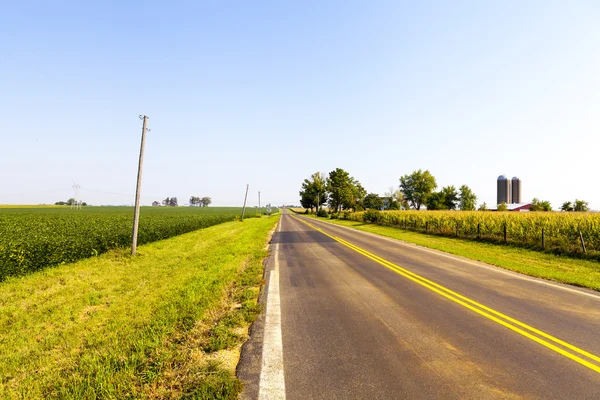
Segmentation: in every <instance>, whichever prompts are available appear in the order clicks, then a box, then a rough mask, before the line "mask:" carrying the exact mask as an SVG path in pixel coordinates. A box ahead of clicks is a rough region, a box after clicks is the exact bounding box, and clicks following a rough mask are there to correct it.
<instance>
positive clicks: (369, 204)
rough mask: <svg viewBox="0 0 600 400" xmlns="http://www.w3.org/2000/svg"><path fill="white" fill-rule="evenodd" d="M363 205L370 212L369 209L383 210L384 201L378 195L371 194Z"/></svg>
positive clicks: (366, 197)
mask: <svg viewBox="0 0 600 400" xmlns="http://www.w3.org/2000/svg"><path fill="white" fill-rule="evenodd" d="M363 205H364V207H365V208H366V209H367V210H369V209H374V210H381V209H382V208H383V199H382V198H381V197H379V195H378V194H375V193H369V194H368V195H366V196H365V200H364V204H363Z"/></svg>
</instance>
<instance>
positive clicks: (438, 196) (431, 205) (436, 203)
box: [425, 191, 448, 210]
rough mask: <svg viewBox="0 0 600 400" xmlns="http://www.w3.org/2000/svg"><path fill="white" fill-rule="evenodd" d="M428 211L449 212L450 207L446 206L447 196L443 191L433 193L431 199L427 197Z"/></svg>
mask: <svg viewBox="0 0 600 400" xmlns="http://www.w3.org/2000/svg"><path fill="white" fill-rule="evenodd" d="M425 206H427V209H428V210H447V209H448V206H447V205H446V196H445V194H444V192H443V191H439V192H433V193H431V195H429V197H427V202H426V203H425Z"/></svg>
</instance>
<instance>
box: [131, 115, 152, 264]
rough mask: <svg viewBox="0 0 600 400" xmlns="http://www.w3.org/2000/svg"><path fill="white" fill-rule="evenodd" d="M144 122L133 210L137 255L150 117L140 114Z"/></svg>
mask: <svg viewBox="0 0 600 400" xmlns="http://www.w3.org/2000/svg"><path fill="white" fill-rule="evenodd" d="M140 119H141V120H142V121H143V122H142V143H141V144H140V163H139V164H138V174H137V186H136V188H135V209H134V211H133V235H132V236H133V238H132V240H131V255H134V256H135V252H136V250H137V237H138V224H139V222H140V194H141V190H142V165H143V164H144V144H145V142H146V132H147V131H150V129H148V128H146V124H147V122H148V117H147V116H145V115H140Z"/></svg>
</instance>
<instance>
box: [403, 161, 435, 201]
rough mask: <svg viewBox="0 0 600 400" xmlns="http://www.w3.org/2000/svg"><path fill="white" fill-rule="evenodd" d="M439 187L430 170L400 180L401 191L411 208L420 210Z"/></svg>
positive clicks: (415, 172)
mask: <svg viewBox="0 0 600 400" xmlns="http://www.w3.org/2000/svg"><path fill="white" fill-rule="evenodd" d="M436 187H437V183H436V182H435V177H434V176H433V175H431V173H430V172H429V171H428V170H425V171H422V170H418V171H414V172H413V173H412V174H410V175H404V176H403V177H401V178H400V191H401V192H402V194H403V195H404V198H405V199H406V201H407V202H408V203H409V204H410V206H411V207H412V208H414V209H416V210H420V209H421V206H422V205H423V204H426V203H427V199H428V198H429V196H431V193H432V192H433V191H434V190H435V188H436Z"/></svg>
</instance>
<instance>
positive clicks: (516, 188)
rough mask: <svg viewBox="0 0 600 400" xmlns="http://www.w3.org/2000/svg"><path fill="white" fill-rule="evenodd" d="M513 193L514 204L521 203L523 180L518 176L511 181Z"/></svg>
mask: <svg viewBox="0 0 600 400" xmlns="http://www.w3.org/2000/svg"><path fill="white" fill-rule="evenodd" d="M511 189H512V195H511V200H512V203H513V204H521V180H520V179H519V178H518V177H516V176H515V177H514V178H512V181H511Z"/></svg>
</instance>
